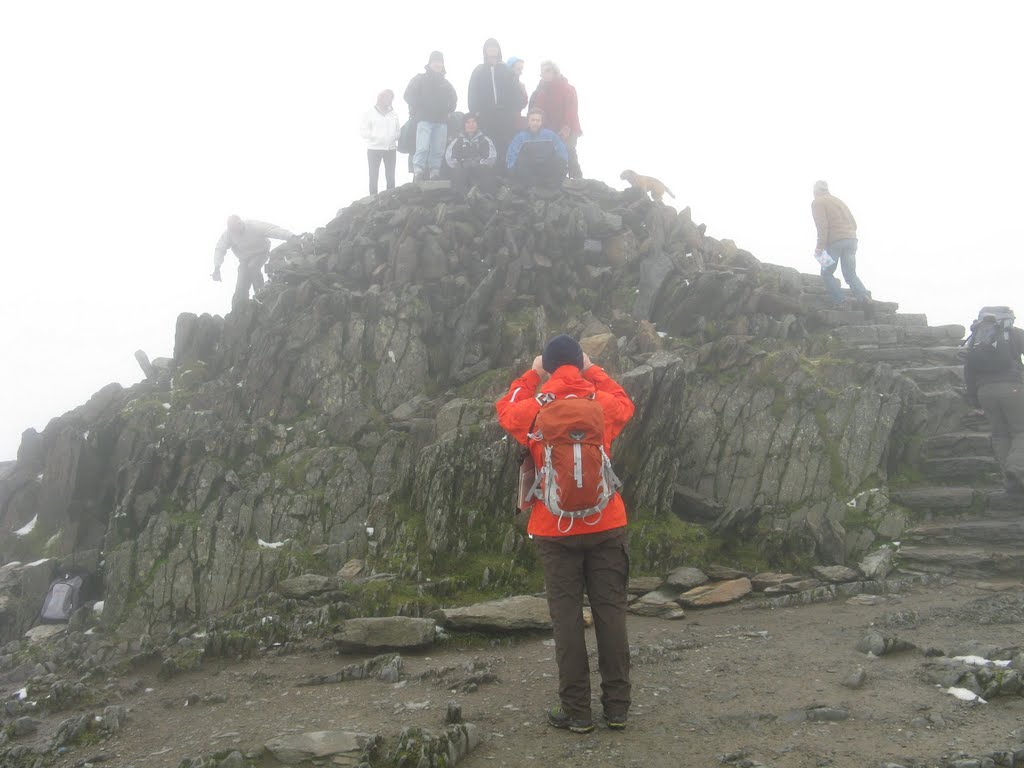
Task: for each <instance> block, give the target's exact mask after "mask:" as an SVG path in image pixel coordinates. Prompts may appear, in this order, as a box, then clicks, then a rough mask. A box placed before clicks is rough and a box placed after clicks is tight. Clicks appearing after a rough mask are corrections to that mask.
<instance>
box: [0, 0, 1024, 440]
mask: <svg viewBox="0 0 1024 768" xmlns="http://www.w3.org/2000/svg"><path fill="white" fill-rule="evenodd" d="M1022 7H1024V6H1022V5H1021V4H1019V3H1016V2H1011V1H1010V0H1006V1H1005V2H985V1H984V0H983V1H981V2H972V3H967V2H958V3H953V2H916V1H914V2H911V1H909V0H903V1H901V2H895V1H894V0H890V1H889V2H872V1H871V0H856V1H855V0H848V1H846V2H829V0H817V1H816V2H787V1H786V0H780V1H779V2H774V3H768V2H713V1H712V0H708V1H707V2H692V3H683V2H666V3H661V2H644V3H636V4H634V5H632V6H630V5H628V4H625V3H621V2H616V3H614V4H612V3H607V4H606V3H604V2H580V3H577V2H566V1H565V0H562V1H561V2H553V3H537V2H533V3H472V4H470V3H433V4H428V3H423V2H417V3H411V2H391V3H387V4H381V5H375V4H372V3H339V2H331V3H329V2H289V3H284V2H278V3H269V2H213V1H212V0H208V1H207V2H192V1H184V2H176V3H161V4H157V3H153V2H138V1H136V2H103V1H102V0H98V1H96V2H89V3H80V2H37V3H27V2H25V3H5V4H4V6H3V9H2V10H0V30H2V32H0V34H2V42H0V65H2V71H3V73H4V75H3V81H2V85H0V89H2V100H0V104H2V106H3V113H2V118H0V132H2V133H3V134H4V138H3V139H2V141H0V152H2V155H3V156H2V166H0V217H2V222H3V227H2V230H3V232H4V234H5V236H6V242H7V246H6V253H5V256H6V258H5V259H4V264H5V270H4V284H5V289H6V290H4V292H3V298H2V299H0V334H2V339H3V347H4V354H3V359H4V365H3V369H2V373H0V404H2V405H0V460H3V459H9V458H13V457H14V455H15V452H16V450H17V445H18V443H19V441H20V433H21V431H22V430H23V429H24V428H26V427H29V426H34V427H36V428H38V429H41V428H42V427H44V426H45V424H46V422H47V421H48V420H49V419H50V418H51V417H54V416H57V415H59V414H61V413H63V412H64V411H66V410H69V409H71V408H73V407H75V406H77V405H79V404H81V403H83V402H85V400H86V399H88V397H89V396H90V395H91V394H92V393H93V392H94V391H96V390H97V389H99V388H100V387H101V386H103V385H105V384H107V383H108V382H110V381H120V382H122V383H124V384H130V383H132V382H134V381H137V380H138V379H139V378H140V377H141V372H140V371H139V369H138V367H137V365H136V363H135V361H134V359H133V357H132V353H133V352H134V351H135V350H136V349H138V348H142V349H145V350H146V351H147V353H149V355H150V356H151V357H158V356H164V355H168V356H169V355H170V353H171V351H172V349H173V333H174V323H175V318H176V317H177V315H178V313H179V312H183V311H192V312H213V313H217V312H225V311H227V309H228V308H229V306H230V298H231V291H232V287H233V283H234V265H235V263H236V262H235V259H234V257H233V256H232V255H231V254H230V253H229V254H228V259H227V262H226V265H225V266H226V269H225V272H224V282H223V283H219V284H218V283H213V282H212V281H211V280H210V279H209V273H210V271H211V268H212V264H211V262H212V251H213V245H214V242H215V241H216V239H217V237H218V236H219V235H220V233H221V232H222V230H223V226H224V219H225V217H226V215H227V214H229V213H233V212H237V213H238V214H239V215H241V216H243V217H245V218H258V219H264V220H266V221H270V222H273V223H275V224H279V225H280V226H283V227H286V228H288V229H291V230H293V231H296V232H302V231H312V230H313V229H314V228H316V227H317V226H321V225H323V224H325V223H326V222H327V221H329V220H330V219H331V218H332V217H333V216H334V214H335V213H336V211H337V210H338V209H339V208H341V207H344V206H346V205H348V204H349V203H350V202H351V201H352V200H353V199H355V198H357V197H359V196H361V195H363V194H365V192H366V170H365V167H366V166H365V162H366V161H365V151H364V147H363V145H362V143H361V141H360V139H359V136H358V120H359V116H360V115H361V113H362V112H363V111H364V110H366V109H368V108H369V107H370V106H371V105H372V104H373V102H374V99H375V96H376V94H377V92H378V91H379V90H381V89H382V88H385V87H390V88H391V89H392V90H394V91H395V92H396V94H397V95H398V98H397V100H396V104H397V105H398V107H399V111H400V113H401V114H402V117H403V119H404V117H405V116H406V114H407V113H406V111H405V104H404V102H403V101H402V100H401V94H402V93H403V92H404V89H405V85H406V83H407V82H408V80H409V79H410V78H411V77H412V76H413V75H414V74H416V73H417V72H419V71H422V67H423V65H424V64H425V63H426V60H427V56H428V54H429V52H430V51H431V50H432V49H435V48H436V49H439V50H441V51H443V52H444V54H445V59H446V65H447V69H448V77H449V79H450V80H451V81H452V84H453V85H454V86H455V88H456V90H457V91H458V93H459V100H460V108H461V107H464V105H465V94H466V85H467V83H468V79H469V74H470V72H471V70H472V68H473V67H474V66H475V65H476V64H477V63H478V62H479V61H480V57H481V54H480V51H481V47H482V44H483V41H484V40H485V39H486V38H487V37H490V36H492V35H493V36H494V37H497V38H498V40H499V41H500V42H501V44H502V47H503V53H504V55H505V57H506V58H507V57H508V56H511V55H516V56H519V57H521V58H523V59H525V60H526V72H525V73H524V77H523V80H524V82H526V84H527V87H528V89H529V90H530V91H531V92H532V89H533V87H534V86H535V85H536V81H537V79H538V75H539V63H540V61H541V59H542V58H554V59H555V60H556V61H558V62H559V64H560V65H561V67H562V70H563V72H564V73H565V74H566V76H567V77H568V78H569V80H570V81H571V82H572V83H573V84H574V85H575V86H576V87H577V90H578V92H579V97H580V118H581V122H582V124H583V130H584V134H585V135H584V137H583V139H582V140H581V141H580V145H579V151H580V160H581V163H582V166H583V170H584V174H585V175H586V176H587V177H589V178H596V179H601V180H603V181H605V182H607V183H609V184H611V185H613V186H617V187H620V188H621V187H623V186H624V184H623V183H622V182H620V181H619V179H618V176H619V173H620V171H622V169H623V168H626V167H630V168H633V169H634V170H636V171H638V172H640V173H646V174H649V175H653V176H656V177H658V178H660V179H661V180H662V181H664V182H665V183H666V184H668V186H669V187H671V188H672V190H673V191H674V192H675V194H676V198H677V200H676V204H677V205H678V206H679V207H682V206H684V205H690V206H691V207H692V209H693V214H694V219H695V220H696V221H697V222H706V223H707V225H708V234H710V235H712V236H715V237H720V238H726V237H728V238H732V239H734V240H735V241H736V242H737V244H738V245H739V246H740V247H743V248H747V249H748V250H750V251H752V252H753V253H754V254H755V255H756V256H757V257H758V258H760V259H762V260H763V261H769V262H775V263H779V264H786V265H790V266H794V267H797V268H800V269H801V270H803V271H806V272H812V271H814V268H815V266H816V265H815V263H814V262H813V261H812V251H813V246H814V228H813V224H812V222H811V217H810V201H811V185H812V184H813V182H814V180H815V179H817V178H825V179H827V180H828V181H829V183H830V186H831V188H832V191H833V192H834V193H835V194H836V195H838V196H839V197H841V198H842V199H844V200H845V201H846V202H847V204H848V205H849V206H850V208H851V209H852V210H853V213H854V215H855V216H856V218H857V221H858V224H859V230H858V234H859V236H860V248H859V252H858V272H859V274H860V275H861V277H862V279H863V280H864V282H865V284H866V285H867V287H868V288H869V289H870V290H871V291H872V292H873V293H874V296H875V298H876V299H883V300H891V301H898V302H900V304H901V308H902V309H903V310H904V311H913V312H927V313H928V317H929V319H930V321H931V322H933V323H935V322H943V323H947V322H958V323H964V322H967V321H969V320H970V318H971V316H972V315H973V314H974V313H975V312H976V311H977V308H978V307H979V306H981V305H982V304H1010V305H1011V306H1013V305H1017V306H1016V308H1017V310H1018V312H1021V313H1024V302H1020V301H1018V300H1017V299H1018V295H1019V293H1020V291H1021V290H1022V288H1024V281H1022V279H1021V278H1022V273H1024V266H1022V263H1021V262H1022V260H1021V256H1022V247H1021V237H1020V231H1019V220H1020V209H1021V196H1020V192H1019V187H1018V180H1019V179H1020V177H1021V171H1022V166H1024V161H1022V154H1024V153H1022V150H1021V142H1022V140H1024V138H1022V137H1024V120H1022V107H1021V91H1022V89H1021V74H1022V73H1024V55H1022V53H1021V51H1022V45H1021V43H1020V40H1019V37H1020V30H1021V28H1022V25H1021V20H1022V18H1021V17H1022V13H1024V12H1022V11H1021V8H1022ZM428 8H434V9H436V11H435V12H432V13H428V12H426V10H425V9H428ZM631 8H632V9H635V11H634V12H633V13H632V14H631V13H629V12H628V11H627V9H631ZM404 159H405V156H404V155H399V169H400V170H399V182H400V183H401V182H403V181H406V180H408V175H407V174H406V173H405V171H404V163H403V161H404ZM382 184H383V181H382Z"/></svg>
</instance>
